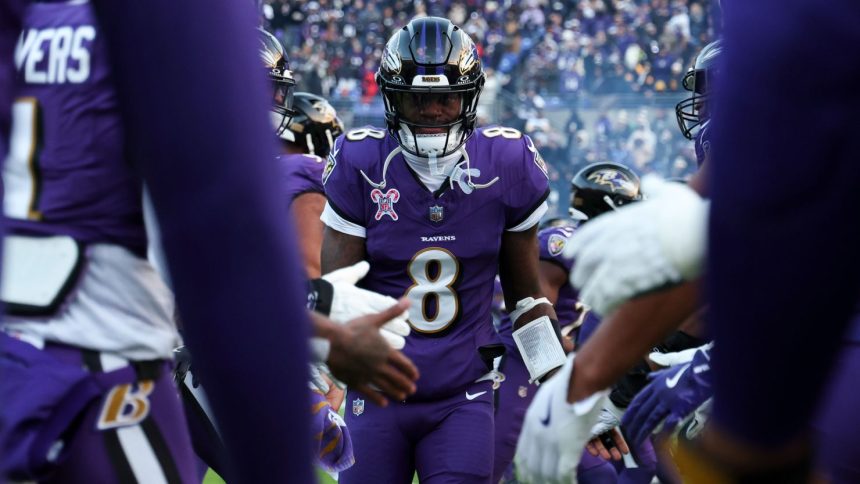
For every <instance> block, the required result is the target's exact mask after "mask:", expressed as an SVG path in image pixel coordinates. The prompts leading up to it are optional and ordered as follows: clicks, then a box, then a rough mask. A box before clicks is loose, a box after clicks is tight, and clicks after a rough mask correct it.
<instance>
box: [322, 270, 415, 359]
mask: <svg viewBox="0 0 860 484" xmlns="http://www.w3.org/2000/svg"><path fill="white" fill-rule="evenodd" d="M369 270H370V264H368V263H367V261H361V262H358V263H356V264H353V265H351V266H349V267H344V268H341V269H338V270H336V271H332V272H329V273H328V274H325V275H323V276H322V279H323V280H325V281H327V282H328V283H330V284H331V285H332V297H331V302H330V305H329V307H330V310H329V313H328V314H327V316H328V317H330V318H331V319H332V320H334V321H337V322H339V323H343V322H346V321H349V320H351V319H355V318H358V317H359V316H365V315H368V314H374V313H378V312H380V311H383V310H385V309H388V308H390V307H391V306H394V305H395V304H397V300H396V299H394V298H393V297H390V296H385V295H383V294H379V293H376V292H373V291H368V290H366V289H361V288H358V287H355V285H356V284H357V283H358V281H360V280H361V279H363V278H364V276H366V275H367V272H368V271H369ZM407 316H408V312H406V311H404V312H403V313H401V314H396V315H394V317H392V318H390V321H388V322H387V323H385V324H384V325H383V326H382V328H380V332H381V333H382V336H383V337H384V338H385V340H386V341H388V344H389V345H391V347H392V348H394V349H396V350H402V349H403V347H404V346H406V336H409V323H407V322H406V318H407Z"/></svg>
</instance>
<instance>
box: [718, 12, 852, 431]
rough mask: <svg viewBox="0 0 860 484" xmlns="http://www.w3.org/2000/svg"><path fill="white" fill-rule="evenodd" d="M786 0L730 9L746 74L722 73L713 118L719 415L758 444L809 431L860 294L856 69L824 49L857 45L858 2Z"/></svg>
mask: <svg viewBox="0 0 860 484" xmlns="http://www.w3.org/2000/svg"><path fill="white" fill-rule="evenodd" d="M784 7H785V5H784V4H783V3H782V2H780V1H779V0H768V1H760V2H734V3H732V5H731V8H730V9H729V8H727V9H726V11H725V13H726V16H725V21H724V25H725V28H726V33H725V44H724V45H725V51H724V53H725V58H724V61H725V63H726V65H727V66H728V65H730V66H731V73H738V75H736V76H731V75H726V76H723V77H722V78H720V79H719V80H718V88H717V92H718V93H719V94H720V95H721V98H718V99H717V102H715V103H714V105H716V106H719V110H715V112H714V118H713V120H712V122H711V129H712V130H713V133H712V136H713V144H714V147H715V149H714V150H713V151H712V153H711V155H712V160H711V161H710V162H711V163H712V164H713V166H712V167H711V169H712V170H713V171H711V173H710V175H712V179H711V183H712V185H711V193H712V196H713V205H712V209H711V216H710V222H709V224H710V226H709V236H708V237H709V240H708V247H709V257H708V269H707V270H708V278H709V280H708V284H706V287H707V298H708V300H709V303H710V309H711V316H710V318H709V325H710V330H711V333H712V334H713V335H714V338H715V341H716V346H715V347H714V358H713V368H714V373H715V375H714V376H715V392H716V393H715V398H714V402H715V403H714V423H715V424H716V425H718V426H719V427H720V428H721V429H722V430H723V431H724V432H726V433H728V434H729V435H732V436H734V437H735V438H737V439H740V440H742V441H744V442H746V443H749V444H753V445H759V446H773V445H780V444H784V443H787V442H788V441H790V440H792V439H794V438H797V437H798V436H799V435H801V434H802V433H804V432H807V430H808V423H809V419H810V417H811V415H812V413H813V411H814V408H815V406H816V403H817V401H818V400H819V396H820V395H821V392H822V388H823V385H824V384H825V383H826V382H827V381H828V378H827V375H828V373H829V372H830V371H831V369H832V366H833V362H834V358H835V357H836V355H838V352H839V346H840V342H841V340H842V338H843V335H844V334H845V329H846V327H847V324H848V323H849V320H850V317H851V314H852V313H853V312H854V310H855V304H856V302H857V300H858V294H860V257H858V247H860V224H857V223H855V222H854V221H855V220H856V217H857V214H858V213H860V198H858V197H857V196H856V189H857V186H858V185H860V163H858V161H857V160H860V143H857V142H856V139H855V138H856V131H857V122H856V119H857V111H858V107H860V91H858V90H856V89H852V88H848V87H847V86H853V85H857V83H858V82H860V69H858V59H857V57H856V55H855V53H854V52H853V51H852V50H850V49H824V50H822V49H821V46H846V45H860V29H857V25H858V22H860V4H857V3H856V2H854V1H851V0H835V1H833V2H827V3H825V4H821V3H813V2H799V3H795V4H792V7H791V8H784ZM810 39H815V41H814V42H810ZM797 66H802V69H798V68H797ZM728 71H729V69H725V70H724V72H728ZM741 73H742V74H741ZM774 79H778V80H779V82H778V83H776V84H774V83H773V82H772V81H773V80H774ZM855 81H856V82H855ZM762 83H765V84H762ZM760 85H768V86H770V87H768V88H767V89H764V90H756V89H750V86H760ZM722 101H725V102H722ZM761 126H766V127H767V129H766V131H762V130H761V129H760V127H761ZM810 324H814V327H810ZM801 353H802V354H804V357H803V358H797V355H798V354H801ZM757 376H758V377H757ZM772 402H779V404H778V405H772V404H771V403H772Z"/></svg>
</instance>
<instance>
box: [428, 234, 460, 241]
mask: <svg viewBox="0 0 860 484" xmlns="http://www.w3.org/2000/svg"><path fill="white" fill-rule="evenodd" d="M456 240H457V236H456V235H431V236H430V237H425V236H423V235H422V236H421V242H454V241H456Z"/></svg>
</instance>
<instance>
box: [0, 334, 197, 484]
mask: <svg viewBox="0 0 860 484" xmlns="http://www.w3.org/2000/svg"><path fill="white" fill-rule="evenodd" d="M7 338H8V337H7ZM10 340H11V338H9V339H7V340H6V341H4V342H3V343H4V345H5V348H4V352H3V353H2V355H0V358H2V359H3V361H2V362H0V363H2V365H0V366H2V370H3V375H2V376H3V378H2V380H0V391H4V392H5V393H6V395H5V398H6V399H7V401H6V405H5V406H4V408H3V410H2V411H3V415H2V422H0V426H4V428H3V429H0V433H3V434H4V435H3V437H4V442H3V445H4V446H5V451H6V452H8V453H9V455H15V456H19V458H18V459H16V460H15V461H13V462H11V463H12V464H14V465H15V468H14V469H12V470H10V471H9V472H10V473H13V477H14V474H17V475H18V476H24V475H31V476H33V477H34V478H38V479H39V481H40V482H45V483H66V482H68V483H80V482H98V483H127V482H168V483H171V484H172V483H192V482H199V477H198V476H197V475H196V472H195V469H194V462H195V461H194V454H193V452H192V451H191V442H190V440H189V437H188V434H187V430H186V422H185V416H184V414H183V411H182V406H181V404H180V401H179V395H178V393H177V390H176V386H175V385H174V383H173V379H172V371H171V369H172V365H171V363H170V362H168V361H158V362H147V363H146V364H140V363H137V364H135V365H133V366H134V367H135V370H134V372H129V373H130V374H131V375H132V376H131V378H130V379H129V383H121V384H117V385H115V386H112V387H109V388H108V389H107V390H106V391H103V392H100V393H99V392H94V391H93V388H94V387H93V386H92V385H84V384H82V383H85V382H86V376H85V375H87V374H88V373H85V372H82V370H81V369H82V368H86V369H87V371H88V372H90V373H89V374H94V373H101V372H109V371H112V370H120V369H123V368H127V367H128V366H129V364H128V362H127V361H126V360H123V359H121V358H119V357H117V356H114V355H108V354H104V353H98V352H95V351H89V350H81V349H78V348H72V347H68V346H59V345H48V346H47V347H46V348H45V349H44V350H43V351H39V350H37V349H36V348H35V347H33V346H30V345H29V344H27V343H23V342H19V341H10ZM22 345H24V346H22ZM81 375H84V378H80V376H81ZM134 375H137V377H136V378H135V377H134ZM26 381H30V382H32V384H31V385H29V387H28V386H25V385H22V383H25V382H26ZM72 381H73V382H74V383H72V384H70V382H72ZM83 388H86V390H82V389H83ZM17 399H21V400H20V402H18V403H20V405H19V404H18V403H16V400H17ZM15 413H17V414H18V415H15ZM46 429H49V430H46ZM23 442H27V443H28V444H27V447H28V448H18V449H16V448H15V446H16V443H23ZM34 442H35V443H39V442H46V443H48V444H49V445H48V451H47V452H34V449H39V450H41V449H43V448H44V447H45V446H41V445H36V444H34ZM21 445H23V444H21ZM2 480H3V479H2V476H0V481H2Z"/></svg>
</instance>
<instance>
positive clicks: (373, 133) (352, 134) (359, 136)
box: [346, 128, 385, 141]
mask: <svg viewBox="0 0 860 484" xmlns="http://www.w3.org/2000/svg"><path fill="white" fill-rule="evenodd" d="M368 136H370V137H371V138H375V139H385V131H382V130H380V129H373V128H358V129H353V130H351V131H348V132H347V133H346V139H348V140H350V141H361V140H363V139H364V138H367V137H368Z"/></svg>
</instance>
